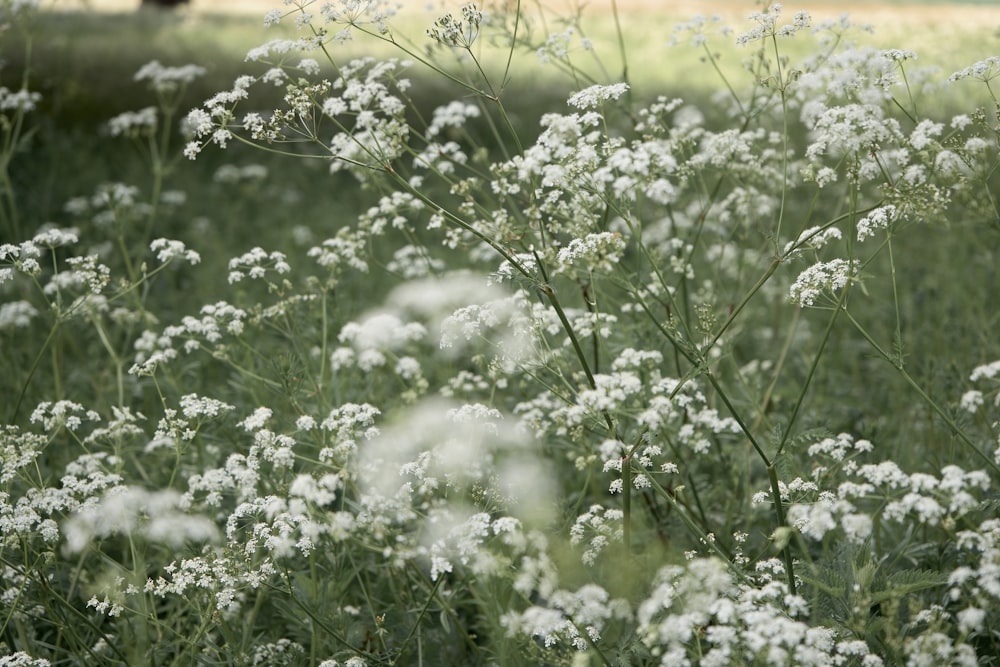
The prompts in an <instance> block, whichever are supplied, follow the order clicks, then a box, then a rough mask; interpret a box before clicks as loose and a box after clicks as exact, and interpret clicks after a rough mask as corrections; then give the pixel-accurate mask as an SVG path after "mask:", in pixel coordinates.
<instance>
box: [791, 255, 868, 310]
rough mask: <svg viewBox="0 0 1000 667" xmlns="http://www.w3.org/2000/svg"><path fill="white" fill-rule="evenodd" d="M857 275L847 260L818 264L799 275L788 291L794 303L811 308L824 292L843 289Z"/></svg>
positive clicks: (855, 269) (854, 268)
mask: <svg viewBox="0 0 1000 667" xmlns="http://www.w3.org/2000/svg"><path fill="white" fill-rule="evenodd" d="M856 273H857V268H856V267H855V266H854V265H853V264H852V263H851V262H849V261H848V260H846V259H834V260H831V261H829V262H818V263H816V264H813V265H812V266H811V267H809V268H808V269H806V270H805V271H803V272H802V273H800V274H799V277H798V278H796V279H795V282H794V283H793V284H792V286H791V288H790V289H789V291H788V298H789V300H790V301H791V302H792V303H795V304H798V305H800V306H803V307H805V306H811V305H813V303H815V301H816V299H817V298H818V297H819V296H820V295H821V294H823V293H824V292H828V293H833V292H836V291H838V290H841V289H843V288H844V287H845V286H846V285H847V283H848V281H849V280H850V279H851V277H852V276H854V275H855V274H856Z"/></svg>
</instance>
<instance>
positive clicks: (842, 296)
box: [774, 288, 847, 459]
mask: <svg viewBox="0 0 1000 667" xmlns="http://www.w3.org/2000/svg"><path fill="white" fill-rule="evenodd" d="M846 299H847V288H844V289H843V290H841V292H840V299H839V300H838V302H837V308H836V309H835V310H834V311H833V315H832V316H831V317H830V321H829V322H828V323H827V325H826V330H825V331H824V332H823V340H822V341H821V342H820V344H819V349H818V350H816V356H815V357H813V362H812V365H811V366H810V367H809V374H808V375H806V381H805V382H804V383H803V384H802V390H801V391H800V392H799V397H798V400H796V401H795V407H794V408H793V409H792V414H791V416H790V417H789V418H788V425H787V426H786V427H785V432H784V433H782V435H781V441H780V442H779V443H778V449H777V450H776V451H775V452H774V457H775V459H777V458H778V456H779V455H780V454H781V450H782V449H784V447H785V444H786V443H787V442H788V437H789V435H790V434H791V432H792V425H793V424H795V419H796V417H798V415H799V410H800V409H801V408H802V403H803V401H804V400H805V397H806V391H807V390H808V389H809V384H810V383H811V382H812V379H813V376H814V375H815V374H816V368H817V367H818V366H819V360H820V358H821V357H822V356H823V351H824V350H825V349H826V344H827V342H828V341H829V340H830V334H831V332H832V331H833V324H834V323H835V322H836V321H837V316H838V315H839V314H840V312H841V307H842V306H843V305H844V301H846Z"/></svg>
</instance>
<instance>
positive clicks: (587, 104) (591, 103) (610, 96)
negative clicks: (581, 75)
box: [567, 83, 628, 109]
mask: <svg viewBox="0 0 1000 667" xmlns="http://www.w3.org/2000/svg"><path fill="white" fill-rule="evenodd" d="M627 91H628V84H627V83H615V84H612V85H610V86H601V85H596V86H591V87H590V88H585V89H584V90H581V91H579V92H577V93H573V94H572V95H570V97H569V100H567V102H568V103H569V105H570V106H572V107H576V108H577V109H592V108H595V107H598V106H600V104H601V102H605V101H607V100H617V99H618V98H619V97H621V96H622V95H624V94H625V93H626V92H627Z"/></svg>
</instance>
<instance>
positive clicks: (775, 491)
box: [767, 465, 795, 595]
mask: <svg viewBox="0 0 1000 667" xmlns="http://www.w3.org/2000/svg"><path fill="white" fill-rule="evenodd" d="M767 479H768V480H769V481H770V483H771V499H772V501H773V502H774V513H775V515H776V516H777V518H778V527H779V528H783V527H786V526H787V524H786V523H785V508H784V506H783V505H782V503H781V486H780V485H779V483H778V471H777V470H776V469H775V467H774V466H773V465H769V466H768V467H767ZM781 556H782V559H783V560H784V561H785V574H786V575H787V576H788V592H789V593H791V594H792V595H795V562H794V561H793V560H792V550H791V546H790V545H788V544H786V545H785V547H784V548H783V549H782V550H781Z"/></svg>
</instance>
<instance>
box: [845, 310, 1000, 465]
mask: <svg viewBox="0 0 1000 667" xmlns="http://www.w3.org/2000/svg"><path fill="white" fill-rule="evenodd" d="M842 310H843V311H844V315H846V316H847V319H848V320H850V321H851V324H852V325H854V328H855V329H857V330H858V333H860V334H861V336H862V337H863V338H864V339H865V340H866V341H868V344H869V345H871V346H872V348H873V349H874V350H875V351H876V352H878V354H879V356H880V357H882V358H883V359H885V360H886V361H887V362H889V363H890V364H891V365H892V366H893V367H894V368H895V369H896V371H897V372H898V373H899V374H900V375H901V376H902V377H903V379H904V380H905V381H906V383H907V384H908V385H910V387H911V388H913V390H914V391H916V392H917V395H919V396H920V398H922V399H923V400H924V402H925V403H927V405H928V406H930V408H931V409H932V410H933V411H934V412H936V413H937V415H938V416H939V417H940V418H941V419H942V420H943V421H944V423H945V424H947V425H948V428H950V429H951V431H952V433H954V434H955V436H956V437H957V438H958V439H959V440H961V441H962V443H963V444H965V445H966V446H967V447H968V448H969V449H970V450H972V452H973V453H974V454H975V455H976V456H978V457H979V458H980V459H982V460H983V461H984V462H985V463H986V465H988V466H989V467H990V469H992V470H993V472H995V473H997V474H1000V466H998V465H997V464H996V462H995V461H994V460H993V459H992V458H991V457H989V456H987V455H986V454H985V453H983V451H982V450H980V449H979V447H977V446H976V445H975V443H973V442H972V440H971V439H970V438H969V436H967V435H966V434H965V431H963V430H962V428H961V427H960V426H959V425H958V424H957V423H955V420H954V419H952V418H951V417H950V416H949V415H948V413H947V412H945V411H944V408H942V407H941V406H940V405H938V404H937V402H936V401H935V400H934V399H932V398H931V397H930V396H928V395H927V392H926V391H924V390H923V388H922V387H921V386H920V385H919V384H917V381H916V380H914V379H913V377H912V376H911V375H910V374H909V373H907V372H906V370H905V369H904V368H903V367H902V364H901V363H899V361H898V360H897V359H895V357H893V355H891V354H889V353H888V352H886V351H885V350H883V349H882V346H880V345H879V344H878V343H877V342H876V341H875V339H874V338H872V336H871V334H869V333H868V331H867V330H866V329H865V328H864V327H863V326H861V323H860V322H858V321H857V320H856V319H855V318H854V316H853V315H851V313H850V311H848V310H847V309H846V308H842Z"/></svg>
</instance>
